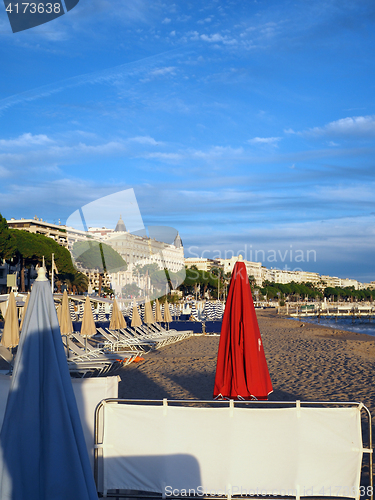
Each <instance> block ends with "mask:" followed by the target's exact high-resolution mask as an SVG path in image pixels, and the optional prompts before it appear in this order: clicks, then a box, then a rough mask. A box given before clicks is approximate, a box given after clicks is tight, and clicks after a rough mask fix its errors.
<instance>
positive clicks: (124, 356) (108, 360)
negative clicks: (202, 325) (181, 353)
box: [62, 324, 192, 377]
mask: <svg viewBox="0 0 375 500" xmlns="http://www.w3.org/2000/svg"><path fill="white" fill-rule="evenodd" d="M191 335H192V332H191V331H182V332H181V331H176V330H165V329H164V328H162V327H161V326H160V325H158V324H153V325H147V326H146V325H142V326H139V327H135V328H131V327H127V328H123V329H120V330H109V329H108V328H98V329H97V333H96V334H95V335H94V336H92V337H90V338H89V339H87V338H85V337H83V336H81V334H80V333H79V332H74V333H72V334H70V335H63V336H62V338H63V343H64V347H65V351H66V355H67V359H68V366H69V370H70V372H71V374H72V375H73V376H80V377H90V376H103V375H108V374H109V373H111V372H113V371H115V370H117V369H118V368H121V367H123V366H126V365H128V364H130V363H132V362H133V361H134V360H136V358H137V357H138V358H139V357H140V356H141V355H144V354H146V353H147V352H149V351H150V350H154V349H159V348H160V347H163V346H166V345H169V344H172V343H175V342H178V341H180V340H183V339H186V338H188V337H190V336H191Z"/></svg>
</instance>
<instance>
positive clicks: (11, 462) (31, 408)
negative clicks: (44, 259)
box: [0, 271, 98, 500]
mask: <svg viewBox="0 0 375 500" xmlns="http://www.w3.org/2000/svg"><path fill="white" fill-rule="evenodd" d="M43 274H44V276H43V275H42V274H39V272H38V275H39V276H40V278H41V281H38V280H36V281H35V283H34V285H33V289H32V292H31V295H30V301H29V306H28V308H27V312H26V316H25V321H24V326H23V330H22V335H21V339H20V345H19V347H18V353H17V357H16V362H15V367H14V371H13V377H12V382H11V386H10V391H9V396H8V401H7V406H6V409H5V415H4V422H3V426H2V429H1V433H0V498H1V499H3V500H10V499H11V500H25V499H29V500H36V499H38V500H62V499H69V500H94V499H95V500H97V498H98V495H97V493H96V488H95V482H94V478H93V474H92V470H91V466H90V461H89V456H88V453H87V448H86V444H85V439H84V435H83V430H82V426H81V421H80V417H79V413H78V409H77V403H76V400H75V396H74V392H73V387H72V382H71V380H70V375H69V369H68V365H67V361H66V356H65V352H64V347H63V343H62V341H61V335H60V328H59V324H58V321H57V315H56V310H55V307H54V303H53V297H52V292H51V286H50V284H49V282H48V280H46V278H45V271H44V273H43Z"/></svg>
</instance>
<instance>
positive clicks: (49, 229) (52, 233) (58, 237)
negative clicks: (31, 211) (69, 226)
mask: <svg viewBox="0 0 375 500" xmlns="http://www.w3.org/2000/svg"><path fill="white" fill-rule="evenodd" d="M7 223H8V226H9V227H10V228H12V229H22V230H23V231H28V232H29V233H34V234H43V235H44V236H47V237H48V238H52V239H53V240H55V241H56V243H58V244H59V245H61V246H63V247H67V246H68V238H67V234H66V228H65V226H61V225H57V224H50V223H49V222H45V221H43V220H42V219H38V217H36V216H35V217H34V219H13V218H12V219H10V220H8V221H7Z"/></svg>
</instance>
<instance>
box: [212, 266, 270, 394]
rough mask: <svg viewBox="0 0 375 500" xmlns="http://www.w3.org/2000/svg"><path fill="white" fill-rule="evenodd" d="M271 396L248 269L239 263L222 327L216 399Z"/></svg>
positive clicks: (216, 379)
mask: <svg viewBox="0 0 375 500" xmlns="http://www.w3.org/2000/svg"><path fill="white" fill-rule="evenodd" d="M271 392H272V383H271V379H270V375H269V372H268V367H267V362H266V357H265V355H264V350H263V344H262V339H261V336H260V331H259V326H258V320H257V317H256V314H255V308H254V303H253V299H252V296H251V289H250V284H249V278H248V276H247V271H246V266H245V264H244V262H237V263H236V265H235V267H234V269H233V274H232V279H231V282H230V286H229V292H228V298H227V303H226V306H225V311H224V316H223V323H222V327H221V335H220V343H219V350H218V355H217V365H216V376H215V388H214V397H215V398H218V397H223V398H229V399H246V400H250V399H254V398H256V399H262V400H265V399H267V396H268V395H269V394H270V393H271Z"/></svg>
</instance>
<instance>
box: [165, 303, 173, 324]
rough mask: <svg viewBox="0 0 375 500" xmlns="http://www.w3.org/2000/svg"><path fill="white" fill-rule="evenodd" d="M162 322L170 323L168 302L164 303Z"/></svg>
mask: <svg viewBox="0 0 375 500" xmlns="http://www.w3.org/2000/svg"><path fill="white" fill-rule="evenodd" d="M164 322H165V323H172V316H171V310H170V309H169V304H168V302H166V303H165V307H164Z"/></svg>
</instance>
